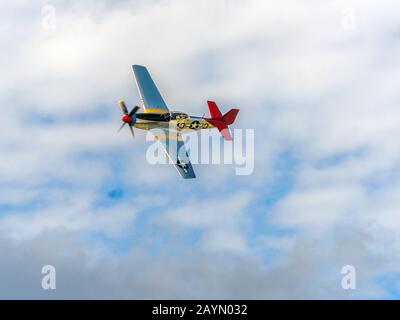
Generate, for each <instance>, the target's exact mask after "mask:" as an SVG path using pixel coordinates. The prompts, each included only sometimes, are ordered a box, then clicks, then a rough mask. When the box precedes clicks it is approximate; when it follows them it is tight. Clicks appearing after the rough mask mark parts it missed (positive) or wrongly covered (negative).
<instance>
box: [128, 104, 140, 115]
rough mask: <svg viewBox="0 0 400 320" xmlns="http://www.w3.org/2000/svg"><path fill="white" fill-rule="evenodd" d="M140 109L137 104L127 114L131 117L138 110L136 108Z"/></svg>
mask: <svg viewBox="0 0 400 320" xmlns="http://www.w3.org/2000/svg"><path fill="white" fill-rule="evenodd" d="M139 109H140V107H139V106H135V107H134V108H133V109H132V110H131V112H129V115H130V116H131V117H132V116H133V115H134V114H135V113H136V112H138V110H139Z"/></svg>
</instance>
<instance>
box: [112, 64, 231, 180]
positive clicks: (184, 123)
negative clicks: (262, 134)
mask: <svg viewBox="0 0 400 320" xmlns="http://www.w3.org/2000/svg"><path fill="white" fill-rule="evenodd" d="M132 67H133V73H134V74H135V79H136V84H137V87H138V89H139V94H140V98H141V100H142V102H143V106H144V113H138V110H139V109H140V106H135V107H134V108H133V109H132V110H131V111H130V112H129V111H128V108H127V107H126V104H125V102H124V101H123V100H120V101H119V102H118V103H119V105H120V107H121V110H122V113H123V117H122V119H121V120H122V122H123V123H122V125H121V127H120V129H119V130H121V129H122V128H123V127H124V126H125V125H128V127H129V129H130V131H131V133H132V136H133V137H134V136H135V134H134V131H133V127H135V128H138V129H143V130H150V132H151V130H154V129H157V130H156V131H157V134H156V135H155V138H156V139H157V140H158V141H159V142H160V143H161V144H162V145H163V147H164V150H165V152H166V153H167V155H168V156H169V158H170V159H171V161H172V163H173V164H174V165H175V168H176V169H177V170H178V172H179V173H180V175H181V176H182V177H183V178H184V179H191V178H196V176H195V174H194V171H193V167H192V164H191V163H190V160H189V157H188V154H187V151H186V149H185V146H184V142H183V139H182V136H181V133H188V132H192V131H194V130H200V129H210V128H217V129H218V130H219V131H220V132H221V134H222V136H223V138H224V139H225V140H232V136H231V134H230V132H229V129H228V126H229V125H230V124H232V123H233V122H234V121H235V119H236V116H237V114H238V112H239V110H238V109H231V110H229V111H228V112H227V113H225V114H224V115H222V114H221V111H220V110H219V109H218V106H217V105H216V103H215V102H214V101H207V104H208V109H209V111H210V117H209V118H206V117H197V116H189V115H188V114H186V113H184V112H180V111H170V110H169V109H168V107H167V105H166V103H165V102H164V99H163V98H162V97H161V94H160V92H159V91H158V89H157V87H156V85H155V83H154V81H153V79H152V78H151V76H150V73H149V72H148V71H147V69H146V68H145V67H143V66H139V65H134V66H132ZM160 132H162V134H160ZM172 146H174V147H172Z"/></svg>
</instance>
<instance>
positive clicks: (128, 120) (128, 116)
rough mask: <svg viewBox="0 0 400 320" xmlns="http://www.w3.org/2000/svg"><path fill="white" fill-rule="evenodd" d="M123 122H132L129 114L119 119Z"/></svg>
mask: <svg viewBox="0 0 400 320" xmlns="http://www.w3.org/2000/svg"><path fill="white" fill-rule="evenodd" d="M121 120H122V121H123V122H125V123H132V117H131V116H130V115H125V116H123V117H122V119H121Z"/></svg>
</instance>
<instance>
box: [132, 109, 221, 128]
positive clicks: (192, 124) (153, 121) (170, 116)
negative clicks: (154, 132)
mask: <svg viewBox="0 0 400 320" xmlns="http://www.w3.org/2000/svg"><path fill="white" fill-rule="evenodd" d="M135 118H136V119H135V120H136V122H135V124H134V126H135V127H136V128H138V129H143V130H151V129H154V128H159V127H169V126H171V125H172V126H174V127H176V129H177V130H178V131H180V132H185V131H194V130H201V129H210V128H214V126H213V125H212V124H211V123H209V122H208V121H207V120H205V119H204V118H202V117H197V116H189V115H187V114H185V113H183V112H179V111H172V112H168V113H150V112H145V113H136V114H135Z"/></svg>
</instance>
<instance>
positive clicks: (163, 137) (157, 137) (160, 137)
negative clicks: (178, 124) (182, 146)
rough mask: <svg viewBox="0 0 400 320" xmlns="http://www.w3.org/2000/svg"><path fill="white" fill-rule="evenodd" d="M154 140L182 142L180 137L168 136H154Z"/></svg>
mask: <svg viewBox="0 0 400 320" xmlns="http://www.w3.org/2000/svg"><path fill="white" fill-rule="evenodd" d="M154 137H155V138H156V139H174V140H178V141H183V139H182V137H180V136H170V135H166V136H154Z"/></svg>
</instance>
